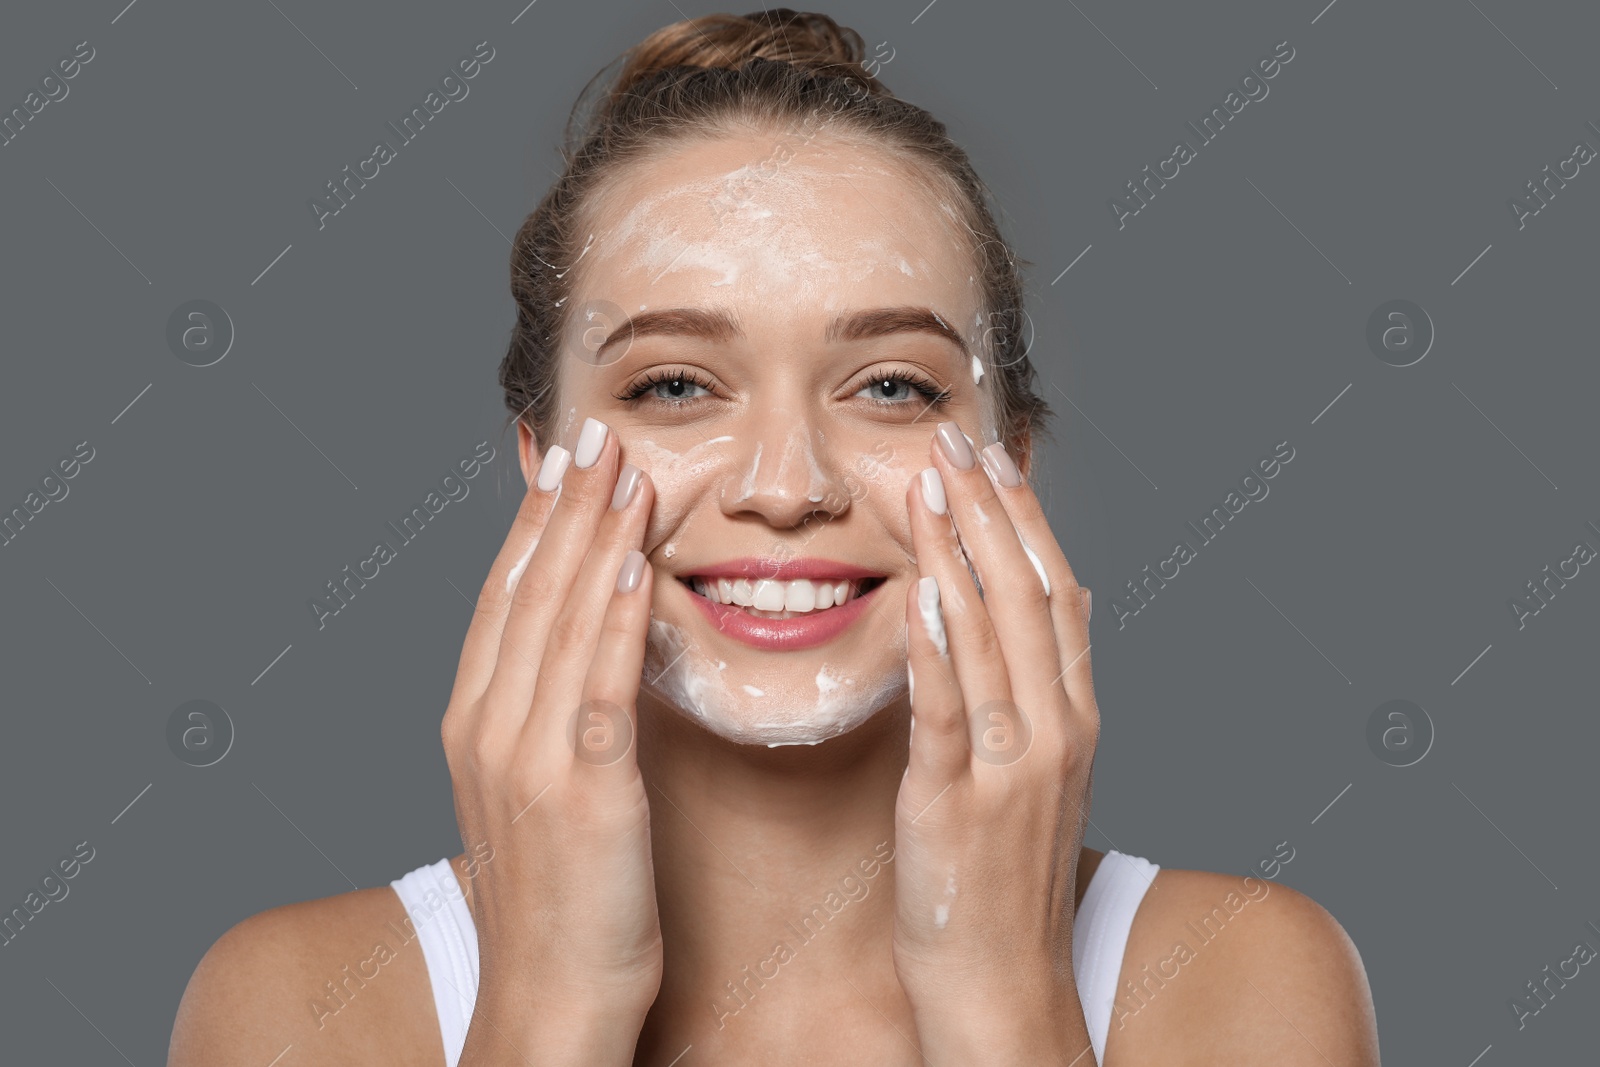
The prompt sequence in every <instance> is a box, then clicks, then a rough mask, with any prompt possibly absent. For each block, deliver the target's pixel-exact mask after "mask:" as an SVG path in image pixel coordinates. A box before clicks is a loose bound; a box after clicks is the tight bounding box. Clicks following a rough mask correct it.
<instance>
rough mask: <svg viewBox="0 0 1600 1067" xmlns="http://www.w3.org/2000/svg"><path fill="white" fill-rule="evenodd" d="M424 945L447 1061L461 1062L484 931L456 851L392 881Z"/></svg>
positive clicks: (475, 993)
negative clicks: (454, 865)
mask: <svg viewBox="0 0 1600 1067" xmlns="http://www.w3.org/2000/svg"><path fill="white" fill-rule="evenodd" d="M389 885H390V886H391V887H393V889H394V891H395V893H396V895H398V896H399V897H400V903H401V904H402V905H404V907H405V909H406V915H407V916H408V918H409V923H410V926H411V928H412V929H413V930H414V931H415V934H416V938H417V941H418V942H419V943H420V944H421V945H422V956H423V959H424V961H426V963H427V965H428V982H429V984H430V985H431V986H432V988H433V1006H434V1008H435V1009H436V1010H437V1011H438V1014H439V1036H440V1038H441V1039H442V1040H443V1042H444V1059H445V1064H446V1067H456V1064H457V1063H459V1062H460V1060H461V1049H462V1046H464V1045H465V1044H466V1042H467V1027H468V1026H469V1025H470V1024H471V1022H472V1010H473V1007H474V1005H475V1004H476V1003H477V999H478V933H477V929H476V928H475V927H474V926H473V923H472V910H471V909H470V908H468V907H467V901H466V898H465V897H463V896H462V895H461V884H460V883H459V882H457V881H456V876H455V872H454V871H453V870H451V868H450V857H448V856H446V857H444V858H443V859H441V860H439V861H438V862H436V863H429V864H425V865H423V866H421V867H418V868H417V869H416V870H414V871H412V872H410V873H409V874H406V875H404V876H402V877H400V878H396V879H395V880H394V881H392V882H390V883H389Z"/></svg>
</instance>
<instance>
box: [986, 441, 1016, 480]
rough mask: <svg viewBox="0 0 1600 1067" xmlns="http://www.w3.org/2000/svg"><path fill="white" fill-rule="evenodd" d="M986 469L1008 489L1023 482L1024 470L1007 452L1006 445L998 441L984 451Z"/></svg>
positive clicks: (990, 475)
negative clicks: (1020, 468) (1021, 469)
mask: <svg viewBox="0 0 1600 1067" xmlns="http://www.w3.org/2000/svg"><path fill="white" fill-rule="evenodd" d="M980 455H982V457H983V466H984V469H985V470H987V471H988V472H989V477H991V478H993V479H994V480H995V481H996V482H997V483H998V484H1000V485H1003V486H1005V487H1006V488H1007V489H1015V488H1016V487H1017V486H1019V485H1021V484H1022V472H1021V471H1020V470H1018V469H1017V465H1016V463H1015V462H1014V461H1013V460H1012V458H1011V456H1010V454H1008V453H1007V452H1006V446H1005V445H1003V444H1001V443H1000V442H999V441H996V442H995V443H994V444H992V445H990V446H989V447H988V448H985V449H984V450H983V452H982V453H980Z"/></svg>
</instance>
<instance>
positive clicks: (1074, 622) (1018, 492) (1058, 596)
mask: <svg viewBox="0 0 1600 1067" xmlns="http://www.w3.org/2000/svg"><path fill="white" fill-rule="evenodd" d="M979 458H980V459H981V461H982V463H983V467H984V469H985V470H986V471H987V472H988V474H989V478H990V480H991V482H992V483H993V486H994V493H995V496H996V497H997V498H998V499H999V501H1000V504H1001V506H1003V507H1004V508H1005V512H1006V514H1007V515H1009V516H1010V517H1011V523H1012V525H1013V527H1014V528H1015V530H1016V532H1017V535H1018V536H1019V537H1020V538H1021V539H1022V542H1023V544H1025V545H1027V546H1028V548H1029V550H1030V551H1031V552H1032V554H1033V557H1034V558H1035V559H1037V560H1038V561H1039V570H1040V571H1041V580H1042V581H1047V582H1049V583H1050V617H1051V619H1052V620H1053V622H1054V627H1053V628H1054V631H1055V641H1056V647H1057V659H1058V665H1057V667H1056V669H1055V671H1053V672H1051V675H1050V677H1049V678H1047V679H1045V680H1046V681H1053V682H1059V683H1060V684H1062V685H1063V686H1064V687H1065V689H1066V693H1067V698H1068V699H1069V700H1070V701H1072V704H1073V707H1075V708H1077V707H1081V706H1083V705H1084V704H1085V703H1087V704H1089V705H1092V704H1093V701H1094V683H1093V679H1092V677H1091V675H1090V671H1089V625H1088V617H1087V614H1086V613H1085V612H1084V611H1083V610H1082V606H1081V604H1080V598H1081V596H1082V594H1081V593H1080V590H1081V589H1082V587H1081V586H1080V585H1078V579H1077V576H1076V575H1075V574H1073V572H1072V566H1071V565H1070V564H1069V563H1068V562H1067V557H1066V554H1065V553H1063V552H1062V550H1061V544H1060V542H1058V541H1057V540H1056V536H1055V533H1054V531H1052V530H1051V529H1050V520H1049V518H1048V516H1046V515H1045V513H1044V507H1043V506H1042V505H1041V504H1040V503H1039V498H1038V496H1037V495H1035V494H1034V491H1033V489H1032V488H1031V487H1030V486H1029V485H1028V483H1027V482H1026V481H1024V480H1023V478H1022V472H1021V471H1020V470H1018V468H1017V465H1016V463H1015V462H1014V461H1013V460H1012V459H1011V457H1010V455H1009V454H1007V452H1006V447H1005V445H1003V444H1001V443H1000V442H999V441H996V442H995V443H994V444H991V445H989V446H988V447H986V448H984V449H983V451H982V452H981V453H979ZM1018 688H1019V690H1020V689H1021V686H1020V685H1019V687H1018Z"/></svg>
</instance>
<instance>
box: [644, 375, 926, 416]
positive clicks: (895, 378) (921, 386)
mask: <svg viewBox="0 0 1600 1067" xmlns="http://www.w3.org/2000/svg"><path fill="white" fill-rule="evenodd" d="M884 382H895V383H898V384H901V385H906V386H909V387H910V388H912V389H913V390H915V391H916V392H917V394H918V395H920V396H921V397H922V399H923V400H924V401H926V402H927V404H928V405H929V406H930V407H931V406H933V405H940V404H946V403H948V402H949V401H950V400H951V398H952V397H953V396H954V394H953V393H952V392H951V390H949V389H945V388H943V387H941V386H940V385H939V383H937V382H935V381H934V380H933V379H932V378H929V377H926V376H925V375H921V374H917V373H914V372H912V371H906V370H895V371H886V372H884V373H882V374H874V375H871V376H870V377H868V378H866V379H864V380H863V382H862V384H861V386H860V387H859V388H858V389H857V390H856V392H858V393H859V392H860V391H861V390H862V389H870V388H872V387H873V386H875V385H881V384H882V383H884ZM672 383H678V384H688V385H696V386H699V387H700V388H702V389H705V390H706V391H707V392H709V391H710V390H711V383H710V382H709V381H707V380H706V379H705V378H704V377H703V376H701V375H699V374H696V373H695V372H694V371H692V370H689V369H688V368H684V367H664V368H662V369H660V370H657V371H652V372H651V373H649V374H647V375H645V377H643V378H641V379H640V380H639V381H637V382H634V383H633V384H632V385H630V386H629V387H628V388H626V389H624V390H623V391H622V392H620V393H617V394H616V398H617V399H618V400H622V401H625V402H631V401H635V400H638V399H640V398H641V397H644V396H645V395H646V394H647V393H649V392H650V391H651V390H653V389H655V388H656V387H657V386H660V385H667V384H672ZM852 395H854V394H852ZM652 399H654V400H656V401H658V402H660V403H663V404H684V403H688V402H689V401H691V400H694V399H695V397H692V396H686V397H677V398H671V397H661V396H658V397H653V398H652ZM872 403H875V404H880V405H882V406H884V407H894V406H896V405H899V404H903V403H905V401H898V400H873V401H872Z"/></svg>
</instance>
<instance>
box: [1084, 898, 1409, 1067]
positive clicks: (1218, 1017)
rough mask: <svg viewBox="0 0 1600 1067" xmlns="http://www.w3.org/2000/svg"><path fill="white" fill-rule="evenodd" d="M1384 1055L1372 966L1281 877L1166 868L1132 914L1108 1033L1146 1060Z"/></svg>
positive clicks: (1368, 1058)
mask: <svg viewBox="0 0 1600 1067" xmlns="http://www.w3.org/2000/svg"><path fill="white" fill-rule="evenodd" d="M1157 1062H1159V1063H1165V1064H1180V1065H1181V1064H1203V1063H1204V1064H1210V1063H1230V1064H1236V1065H1239V1067H1251V1065H1255V1064H1262V1065H1265V1064H1273V1065H1288V1067H1299V1065H1305V1067H1312V1065H1316V1067H1325V1065H1326V1064H1328V1063H1336V1064H1339V1065H1341V1067H1345V1065H1352V1067H1375V1065H1376V1064H1377V1063H1378V1035H1377V1021H1376V1014H1375V1012H1374V1010H1373V1005H1372V993H1371V990H1370V989H1369V987H1368V984H1367V975H1366V969H1365V968H1364V967H1363V966H1362V963H1361V955H1360V953H1359V952H1358V951H1357V950H1356V946H1355V944H1354V943H1353V942H1352V941H1351V940H1350V937H1349V935H1348V934H1346V933H1345V930H1344V927H1342V926H1340V925H1339V922H1338V920H1336V919H1335V918H1334V917H1333V916H1332V915H1330V914H1329V913H1328V911H1327V910H1326V909H1325V908H1323V907H1322V906H1321V905H1320V904H1318V903H1317V902H1316V901H1315V900H1312V899H1311V898H1310V897H1309V896H1306V895H1305V894H1304V893H1301V892H1298V891H1296V890H1294V889H1291V888H1289V887H1288V886H1286V885H1281V884H1279V883H1277V882H1274V881H1269V880H1266V879H1263V878H1259V877H1255V876H1249V877H1240V876H1237V875H1226V874H1214V873H1211V872H1207V871H1186V870H1169V869H1167V868H1162V869H1161V870H1160V871H1158V872H1157V874H1156V877H1155V880H1154V882H1153V883H1152V885H1151V887H1150V889H1149V890H1148V891H1147V892H1146V893H1145V896H1144V899H1143V901H1142V902H1141V903H1140V905H1139V910H1138V912H1137V914H1136V915H1135V918H1134V923H1133V929H1132V931H1131V932H1130V934H1129V937H1128V946H1127V951H1126V954H1125V956H1124V957H1123V963H1122V974H1121V978H1120V980H1119V983H1118V989H1117V998H1116V1001H1115V1003H1114V1005H1113V1007H1112V1013H1111V1029H1110V1033H1109V1034H1108V1036H1107V1039H1106V1064H1107V1067H1119V1065H1124V1064H1138V1063H1157Z"/></svg>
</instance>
